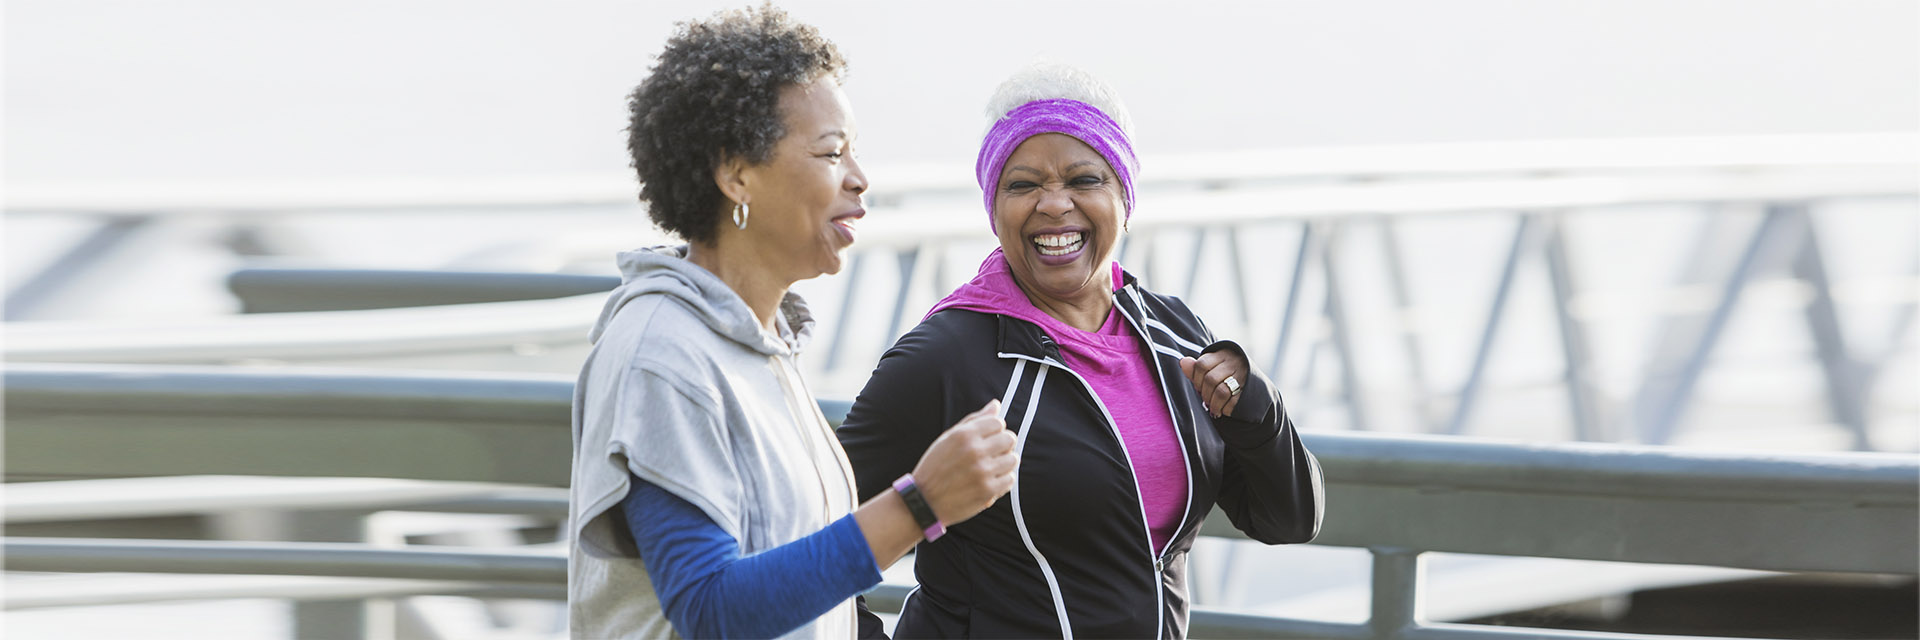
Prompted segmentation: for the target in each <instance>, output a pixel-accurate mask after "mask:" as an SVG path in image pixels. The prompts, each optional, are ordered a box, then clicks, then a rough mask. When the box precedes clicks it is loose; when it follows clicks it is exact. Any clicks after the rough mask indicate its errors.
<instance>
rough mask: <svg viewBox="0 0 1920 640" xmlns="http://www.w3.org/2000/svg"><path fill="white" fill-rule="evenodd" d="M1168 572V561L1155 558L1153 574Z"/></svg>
mask: <svg viewBox="0 0 1920 640" xmlns="http://www.w3.org/2000/svg"><path fill="white" fill-rule="evenodd" d="M1166 570H1167V559H1166V558H1154V559H1153V572H1154V573H1165V572H1166Z"/></svg>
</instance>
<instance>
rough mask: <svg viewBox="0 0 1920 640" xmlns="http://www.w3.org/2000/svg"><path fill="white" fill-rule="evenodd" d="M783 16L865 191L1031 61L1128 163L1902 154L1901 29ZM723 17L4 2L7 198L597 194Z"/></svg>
mask: <svg viewBox="0 0 1920 640" xmlns="http://www.w3.org/2000/svg"><path fill="white" fill-rule="evenodd" d="M780 4H782V5H783V6H785V7H787V8H788V9H789V10H790V11H792V12H793V13H794V14H795V15H796V16H797V17H799V18H800V19H802V20H804V21H807V22H811V23H814V24H816V25H818V26H819V27H821V28H822V29H823V30H824V31H825V32H826V33H827V35H828V36H829V37H831V38H833V39H835V40H836V41H837V42H839V44H840V45H841V47H842V49H843V50H844V51H845V52H846V53H847V54H848V56H849V57H850V58H851V59H852V62H853V75H852V76H851V79H850V80H849V82H848V85H847V90H848V92H849V94H850V95H851V96H852V98H853V100H854V104H855V109H856V111H857V113H858V116H859V118H860V121H861V123H862V127H863V129H864V131H863V139H862V141H861V144H862V146H863V151H862V154H863V157H864V158H865V159H866V161H867V163H868V164H869V165H870V166H871V165H874V164H876V163H884V162H919V161H938V162H971V159H972V156H973V153H974V144H975V142H976V140H977V136H978V133H979V131H980V128H981V125H982V121H981V115H980V107H981V104H982V103H983V102H984V101H985V98H986V96H987V94H988V93H989V92H990V91H991V89H992V87H993V86H994V85H995V84H996V83H997V82H998V81H999V79H1000V78H1001V77H1003V76H1005V75H1006V74H1007V73H1008V72H1010V71H1011V70H1013V69H1015V68H1016V67H1018V66H1019V65H1021V64H1023V63H1025V62H1026V61H1028V60H1031V59H1033V58H1035V57H1039V56H1045V57H1049V58H1052V59H1057V60H1061V61H1066V62H1070V63H1074V64H1078V65H1080V66H1083V67H1086V68H1088V69H1090V70H1092V71H1094V72H1095V73H1097V74H1099V75H1101V76H1103V77H1105V78H1107V79H1108V80H1109V81H1110V82H1112V83H1113V84H1114V85H1116V86H1117V87H1118V88H1119V90H1120V91H1121V93H1122V95H1123V96H1124V97H1125V98H1126V99H1127V100H1128V102H1129V104H1130V106H1131V108H1132V110H1133V112H1134V117H1135V120H1136V122H1137V123H1138V124H1139V127H1140V141H1139V142H1140V144H1141V146H1142V147H1143V149H1144V150H1145V151H1146V152H1149V153H1151V152H1154V151H1195V150H1206V149H1221V148H1257V147H1290V146H1327V145H1348V144H1375V143H1402V142H1437V141H1462V140H1502V139H1538V138H1568V137H1620V136H1671V135H1713V134H1749V133H1807V132H1841V131H1848V132H1851V131H1889V130H1914V129H1916V128H1920V44H1917V42H1920V38H1917V37H1916V34H1920V9H1916V4H1917V3H1915V2H1913V1H1911V0H1887V1H1881V0H1711V1H1708V0H1606V1H1591V0H1556V1H1540V0H1525V1H1521V0H1513V1H1495V0H1457V1H1444V2H1440V1H1432V0H1395V1H1387V0H1367V1H1351V0H1349V1H1343V2H1313V3H1307V2H1235V3H1225V2H1181V3H1172V2H1157V3H1125V2H1120V3H1114V2H1086V1H1078V2H1056V1H1052V0H1028V1H1024V2H1007V1H993V2H946V3H941V4H938V5H927V4H924V3H912V2H889V3H879V2H873V3H860V2H831V1H827V0H804V1H802V0H795V1H788V2H782V3H780ZM1175 4H1178V5H1179V8H1172V7H1173V5H1175ZM725 6H742V3H739V2H711V1H697V2H641V1H610V0H582V1H573V2H545V3H534V2H517V1H506V0H462V1H458V2H454V1H445V2H441V1H435V2H412V1H393V0H378V1H368V0H328V1H325V2H320V1H313V2H305V1H303V2H259V1H256V0H172V1H167V2H154V1H151V0H113V1H106V0H9V1H8V2H7V5H6V15H5V47H6V51H5V54H6V57H5V60H6V77H5V91H6V105H5V106H6V110H5V124H6V131H5V152H6V172H7V179H8V181H9V182H14V183H22V182H25V183H32V182H41V181H62V182H64V181H74V180H96V179H98V180H116V181H117V180H146V179H193V180H222V179H249V178H275V179H280V178H330V177H409V176H418V177H475V176H515V175H529V174H572V173H580V172H607V171H618V170H620V169H622V168H623V167H624V165H625V160H624V158H623V153H624V152H623V149H622V144H623V142H624V140H623V138H622V134H621V132H620V129H621V128H622V127H623V126H624V108H625V107H624V104H623V96H624V94H625V93H626V92H627V91H628V90H629V89H630V88H631V86H632V85H633V84H634V83H635V82H636V81H637V80H638V79H639V78H640V77H641V76H642V75H643V74H644V73H645V72H646V69H647V66H648V65H649V64H650V59H651V56H652V55H654V54H655V53H657V51H658V50H659V48H660V46H661V43H662V42H663V40H664V38H665V36H666V34H667V33H668V31H669V29H670V28H671V26H672V23H673V22H674V21H677V20H683V19H687V18H691V17H697V16H704V15H707V14H709V13H711V12H712V11H713V10H715V9H717V8H720V7H725Z"/></svg>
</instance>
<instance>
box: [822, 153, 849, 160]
mask: <svg viewBox="0 0 1920 640" xmlns="http://www.w3.org/2000/svg"><path fill="white" fill-rule="evenodd" d="M845 155H846V154H844V153H841V152H839V151H834V152H830V153H826V154H823V155H821V156H820V157H822V158H826V159H828V160H839V159H840V158H841V156H845Z"/></svg>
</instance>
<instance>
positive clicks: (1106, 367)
mask: <svg viewBox="0 0 1920 640" xmlns="http://www.w3.org/2000/svg"><path fill="white" fill-rule="evenodd" d="M1122 282H1124V280H1123V279H1122V278H1121V271H1120V263H1118V262H1115V263H1113V284H1114V290H1115V291H1118V290H1119V289H1120V283H1122ZM946 309H965V310H969V311H979V312H982V313H995V314H1000V315H1004V316H1010V317H1014V318H1019V319H1021V320H1025V321H1027V322H1031V323H1034V324H1036V325H1039V327H1040V329H1041V330H1043V331H1045V332H1046V333H1047V335H1049V336H1051V337H1052V338H1053V341H1054V343H1055V344H1057V345H1059V347H1060V359H1061V360H1063V361H1064V364H1066V365H1067V368H1068V369H1071V370H1073V372H1074V373H1077V374H1079V376H1080V378H1081V379H1083V380H1085V381H1086V383H1087V385H1088V386H1089V387H1092V389H1091V391H1093V395H1094V397H1095V398H1097V399H1098V400H1099V401H1100V403H1101V404H1103V405H1105V406H1106V408H1107V413H1108V414H1111V415H1112V416H1113V420H1114V422H1115V426H1116V427H1117V428H1118V430H1119V436H1120V441H1121V443H1122V444H1123V445H1124V446H1125V447H1126V451H1127V458H1128V461H1129V462H1130V463H1132V465H1133V476H1134V480H1135V482H1137V483H1139V486H1140V496H1141V501H1142V508H1143V509H1144V510H1145V511H1146V517H1147V528H1148V531H1150V532H1151V533H1152V538H1153V552H1154V553H1155V554H1156V555H1158V554H1159V553H1161V551H1162V550H1163V549H1165V548H1166V546H1167V541H1168V540H1169V539H1170V538H1171V537H1172V536H1173V532H1174V529H1175V528H1176V527H1178V526H1179V525H1180V517H1181V515H1183V514H1184V513H1185V509H1186V504H1187V466H1186V459H1185V457H1184V454H1183V453H1182V451H1181V447H1180V439H1179V438H1180V437H1179V434H1178V432H1177V431H1175V429H1174V426H1173V415H1172V414H1171V413H1169V410H1168V409H1167V401H1166V396H1165V395H1164V394H1162V393H1161V391H1160V384H1159V382H1158V381H1157V380H1156V379H1155V377H1154V375H1155V374H1154V368H1153V363H1152V361H1150V360H1149V359H1148V358H1149V357H1151V355H1152V354H1150V353H1148V352H1147V350H1146V348H1145V346H1144V345H1145V341H1144V340H1142V339H1141V338H1140V336H1139V335H1138V334H1136V333H1135V332H1134V328H1133V326H1132V324H1131V323H1129V322H1127V320H1126V319H1125V318H1122V317H1120V309H1119V306H1118V305H1115V307H1114V308H1113V310H1112V311H1109V312H1108V314H1107V321H1106V323H1105V324H1102V325H1101V326H1100V330H1099V331H1082V330H1080V329H1076V328H1074V327H1072V326H1070V325H1068V324H1067V323H1065V322H1061V321H1060V320H1058V319H1055V318H1054V317H1053V316H1050V315H1047V313H1046V312H1044V311H1041V310H1040V309H1039V308H1038V307H1035V306H1033V302H1032V301H1031V300H1028V299H1027V294H1026V292H1024V291H1021V290H1020V286H1019V285H1018V284H1016V283H1014V281H1013V274H1012V272H1010V271H1008V267H1007V260H1006V256H1005V255H1004V254H1002V253H1001V250H999V249H994V250H993V253H992V254H991V255H988V256H987V259H986V261H985V262H982V263H980V272H979V273H978V274H976V275H975V276H974V277H973V280H972V281H969V282H967V283H966V284H964V285H961V286H960V288H958V289H955V290H954V292H953V293H952V294H949V295H948V296H947V297H946V299H944V300H941V301H940V302H939V304H935V305H934V306H933V310H932V311H928V312H927V315H928V316H931V315H933V314H934V313H938V312H940V311H943V310H946Z"/></svg>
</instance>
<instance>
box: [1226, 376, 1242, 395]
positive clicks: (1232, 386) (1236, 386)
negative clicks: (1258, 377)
mask: <svg viewBox="0 0 1920 640" xmlns="http://www.w3.org/2000/svg"><path fill="white" fill-rule="evenodd" d="M1227 395H1230V396H1237V395H1240V381H1239V380H1235V379H1233V377H1231V376H1229V377H1228V378H1227Z"/></svg>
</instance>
